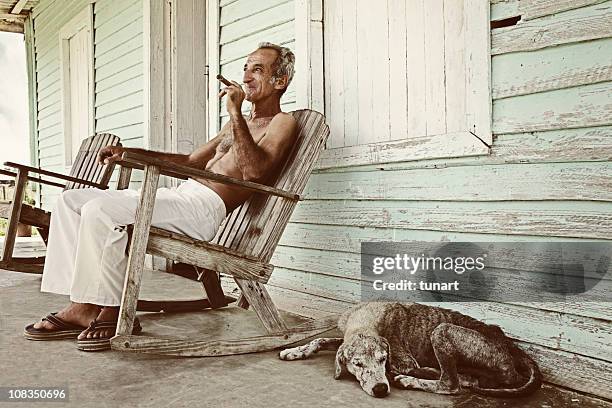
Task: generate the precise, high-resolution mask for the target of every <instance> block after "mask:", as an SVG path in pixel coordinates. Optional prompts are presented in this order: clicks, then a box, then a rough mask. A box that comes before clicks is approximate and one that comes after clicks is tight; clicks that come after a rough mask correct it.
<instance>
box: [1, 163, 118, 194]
mask: <svg viewBox="0 0 612 408" xmlns="http://www.w3.org/2000/svg"><path fill="white" fill-rule="evenodd" d="M4 165H5V166H8V167H13V168H15V169H20V170H23V171H27V172H32V173H38V174H41V175H43V176H49V177H54V178H57V179H60V180H65V181H71V182H73V183H78V184H84V185H86V186H91V187H97V188H100V189H102V190H106V189H107V188H108V186H105V185H103V184H100V183H94V182H93V181H88V180H83V179H80V178H77V177H72V176H66V175H64V174H60V173H56V172H54V171H49V170H43V169H39V168H37V167H31V166H26V165H25V164H19V163H13V162H5V163H4ZM39 181H40V182H42V183H45V182H46V180H40V179H39ZM46 183H51V182H46ZM53 185H55V186H61V187H64V186H63V185H60V184H57V183H55V184H53Z"/></svg>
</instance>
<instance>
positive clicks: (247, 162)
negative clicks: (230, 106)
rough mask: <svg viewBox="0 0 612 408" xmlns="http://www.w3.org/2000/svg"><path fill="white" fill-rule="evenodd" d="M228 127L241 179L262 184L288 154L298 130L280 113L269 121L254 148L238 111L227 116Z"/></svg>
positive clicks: (291, 119) (286, 114)
mask: <svg viewBox="0 0 612 408" xmlns="http://www.w3.org/2000/svg"><path fill="white" fill-rule="evenodd" d="M229 123H230V124H231V129H232V133H233V135H234V144H233V149H234V154H235V155H236V164H237V165H238V168H239V169H240V172H241V173H242V177H243V179H244V180H248V181H262V180H263V179H265V178H266V177H267V176H269V175H270V172H271V171H272V170H274V168H276V167H277V166H278V165H279V163H280V162H281V161H282V159H284V158H285V157H286V156H287V154H288V153H289V151H290V150H291V147H292V146H293V143H294V136H295V133H296V129H297V122H296V121H295V119H294V118H293V116H292V115H290V114H288V113H282V112H281V113H279V114H277V115H276V116H275V117H274V118H273V119H272V121H271V122H270V125H269V126H268V129H267V131H266V134H265V136H264V137H263V138H262V139H261V140H260V141H259V144H257V143H255V141H254V140H253V136H252V135H251V133H250V132H249V127H248V126H247V123H246V121H245V120H244V117H243V116H242V114H241V113H240V111H238V112H237V113H232V114H230V121H229Z"/></svg>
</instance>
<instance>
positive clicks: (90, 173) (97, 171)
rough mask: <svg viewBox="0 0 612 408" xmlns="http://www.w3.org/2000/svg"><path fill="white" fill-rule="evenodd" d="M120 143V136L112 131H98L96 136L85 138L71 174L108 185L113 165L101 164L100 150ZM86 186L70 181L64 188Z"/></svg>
mask: <svg viewBox="0 0 612 408" xmlns="http://www.w3.org/2000/svg"><path fill="white" fill-rule="evenodd" d="M119 145H121V143H120V140H119V137H118V136H115V135H113V134H110V133H98V134H97V135H95V136H90V137H88V138H86V139H83V142H82V143H81V147H79V151H78V153H77V155H76V157H75V159H74V162H73V164H72V168H71V169H70V175H71V176H72V177H76V178H79V179H83V180H87V181H91V182H94V183H99V184H102V185H107V184H108V182H109V181H110V176H111V173H112V166H110V167H109V166H107V165H103V164H99V163H98V152H99V151H100V149H101V148H103V147H105V146H119ZM85 187H87V186H85V185H83V184H79V183H73V182H68V183H67V184H66V187H64V190H70V189H74V188H85Z"/></svg>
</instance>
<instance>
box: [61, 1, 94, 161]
mask: <svg viewBox="0 0 612 408" xmlns="http://www.w3.org/2000/svg"><path fill="white" fill-rule="evenodd" d="M59 40H60V43H59V48H60V66H61V70H60V71H61V81H62V90H61V93H62V126H63V133H64V163H65V165H66V166H68V167H70V166H71V165H72V161H73V159H74V157H75V156H76V153H77V152H78V150H79V147H80V146H81V142H82V141H83V139H85V138H87V137H89V136H91V135H92V134H93V132H94V67H93V4H89V5H87V6H85V7H83V9H82V10H81V11H80V12H79V13H78V14H76V15H75V16H74V17H73V18H71V19H70V20H69V21H68V22H67V23H66V24H64V25H63V26H62V28H61V29H60V33H59Z"/></svg>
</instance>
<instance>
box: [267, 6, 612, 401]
mask: <svg viewBox="0 0 612 408" xmlns="http://www.w3.org/2000/svg"><path fill="white" fill-rule="evenodd" d="M409 3H410V2H409ZM409 3H407V4H409ZM577 3H580V4H578V6H576V4H577ZM332 4H336V3H332ZM338 7H342V6H341V5H338ZM611 10H612V1H604V2H602V1H596V0H595V1H581V2H567V1H559V2H556V1H555V2H553V1H545V2H542V1H538V0H521V1H520V2H519V1H517V0H492V5H491V16H492V19H494V20H498V19H502V18H507V17H512V16H516V15H520V14H521V13H523V12H524V13H526V14H525V15H526V16H528V18H529V19H525V20H522V21H521V22H519V23H518V24H517V25H515V26H510V27H505V28H499V29H495V30H492V49H493V56H492V82H493V98H494V101H493V130H494V142H493V146H492V151H491V154H490V155H489V156H481V157H473V158H470V157H463V158H452V159H437V160H421V161H409V162H398V163H392V164H384V165H382V164H372V165H365V166H358V167H344V168H333V169H326V170H318V171H315V173H314V174H313V175H312V177H311V179H310V181H309V183H308V186H307V192H306V199H305V201H303V202H301V203H300V204H299V205H298V208H297V209H296V211H295V213H294V215H293V217H292V222H291V223H290V224H289V226H288V227H287V230H286V232H285V233H284V235H283V237H282V239H281V245H280V246H279V247H278V249H277V251H276V253H275V255H274V257H273V263H274V264H275V265H276V269H275V272H274V273H273V274H272V278H271V280H270V284H269V286H270V289H271V293H272V295H273V297H274V299H275V300H276V301H277V302H278V303H279V305H280V306H282V307H284V308H287V309H289V310H293V311H296V312H298V313H302V314H304V315H309V316H323V315H327V314H329V313H334V312H338V311H341V310H344V309H345V308H346V307H348V306H349V305H350V304H351V303H352V302H356V301H359V285H360V281H359V262H360V258H359V248H360V242H361V241H384V240H397V241H411V240H420V241H538V242H555V241H563V240H572V241H575V240H600V241H603V242H609V241H610V240H612V232H611V231H612V137H611V136H612V97H611V96H610V95H612V92H611V91H612V78H611V74H612V71H611V69H612V68H611V67H612V53H611V52H610V47H611V44H612V38H610V37H612V33H610V31H609V28H610V27H612V24H610V18H611V16H612V11H611ZM371 12H372V13H374V11H371ZM336 13H339V10H329V15H330V16H331V17H330V18H331V20H330V19H328V21H326V22H325V26H326V27H329V26H330V25H331V26H332V27H333V26H334V25H337V24H339V22H338V21H336V17H335V16H337V14H336ZM343 16H344V18H343V20H342V23H343V24H344V23H346V24H349V25H351V26H352V25H354V24H355V20H356V19H357V20H358V19H359V18H360V17H359V15H358V16H353V15H351V14H350V13H349V14H346V13H345V14H343ZM371 18H372V19H374V20H375V19H376V18H377V17H376V16H375V15H372V17H371ZM361 26H362V25H360V24H359V23H357V27H361ZM368 27H369V26H368ZM568 27H571V28H572V29H571V30H570V29H568ZM343 28H344V26H343ZM369 32H370V30H369V28H368V33H369ZM353 34H354V35H353ZM353 34H351V33H346V32H345V31H343V32H342V39H340V38H339V37H338V38H329V37H326V38H327V41H328V43H329V44H332V45H333V44H334V43H335V42H339V41H341V40H342V41H343V43H344V44H346V46H345V47H342V53H343V54H347V53H348V54H353V53H354V51H355V47H356V42H358V43H359V44H361V43H362V41H370V42H373V43H376V41H378V40H376V39H375V38H374V37H373V38H366V37H367V36H366V35H365V34H364V33H362V34H361V37H360V32H359V30H357V31H356V32H354V33H353ZM354 37H355V38H356V39H355V38H354ZM381 41H382V40H381ZM377 52H378V51H377ZM332 65H333V64H332ZM326 70H327V71H326V74H327V75H343V76H344V78H345V79H346V80H347V81H349V82H350V81H354V80H355V79H356V76H358V75H359V72H357V73H355V72H353V70H352V69H351V68H350V64H348V67H347V69H344V70H341V72H337V70H338V67H337V66H329V65H328V66H327V67H326ZM390 72H391V74H390V75H392V72H393V71H392V70H391V71H390ZM381 75H382V74H381ZM385 75H386V74H385ZM385 75H382V76H381V78H384V80H386V81H389V80H390V79H389V78H390V77H389V76H385ZM382 85H384V84H382ZM336 87H337V85H333V84H329V85H328V89H327V92H331V93H332V96H333V95H334V92H341V91H342V87H338V88H337V89H336ZM346 89H347V90H348V89H349V88H346ZM366 91H367V90H361V89H359V90H357V91H356V92H355V91H354V90H351V91H350V92H352V93H350V94H345V96H344V100H345V103H354V102H351V100H352V101H354V100H355V98H358V99H359V100H360V101H361V100H363V98H370V97H372V95H371V94H370V93H367V92H366ZM347 92H348V91H347ZM362 92H366V93H367V95H366V94H362ZM368 92H369V91H368ZM408 97H409V98H410V97H411V96H410V94H409V95H408ZM335 101H337V100H336V99H333V98H332V100H331V105H330V106H329V107H328V108H329V109H331V110H332V114H331V117H330V118H329V120H330V125H331V127H332V129H334V132H336V134H334V138H335V139H336V140H343V143H344V142H347V143H353V142H355V141H356V140H358V139H356V138H357V136H356V135H357V134H359V132H362V131H363V129H369V128H370V127H372V126H373V125H372V124H371V123H369V124H366V123H361V122H359V121H356V122H355V121H353V120H350V118H348V116H346V115H345V116H342V115H341V116H339V117H338V116H336V115H335V114H334V113H333V111H334V109H335V106H336V105H335V103H336V102H335ZM402 103H404V102H402ZM346 111H347V110H346V109H344V112H346ZM354 114H355V109H351V111H350V112H349V113H348V114H347V115H354ZM400 122H401V121H400ZM388 123H389V122H388V121H382V122H381V123H380V124H381V125H382V127H384V126H385V124H388ZM356 124H357V125H356ZM396 126H400V127H402V126H404V125H403V124H401V123H400V124H398V123H391V127H392V128H395V127H396ZM385 132H386V130H385ZM351 141H353V142H351ZM446 306H448V307H452V308H455V309H457V310H460V311H463V312H466V313H468V314H471V315H473V316H475V317H477V318H482V319H484V320H485V321H487V322H491V323H496V324H500V325H501V326H502V327H503V329H504V330H505V331H506V332H507V333H509V335H511V336H512V337H514V338H516V339H518V340H519V341H520V342H521V343H522V344H523V345H524V346H525V347H526V348H527V349H528V350H530V351H531V352H532V354H534V356H535V357H536V359H537V360H538V361H539V363H540V364H541V366H542V368H543V370H544V373H545V377H546V379H547V380H548V381H550V382H553V383H556V384H559V385H562V386H565V387H569V388H573V389H577V390H580V391H583V392H587V393H591V394H595V395H598V396H603V397H606V398H612V392H611V391H610V390H612V377H611V376H610V372H612V354H611V353H610V351H611V350H612V329H611V328H612V325H611V324H610V322H611V321H612V312H611V311H610V308H609V304H592V305H587V304H580V303H578V304H576V303H573V304H571V303H567V304H563V305H559V304H552V303H546V302H538V303H535V302H531V303H528V302H523V303H520V302H513V303H512V304H501V303H490V304H485V303H471V304H447V305H446Z"/></svg>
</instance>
